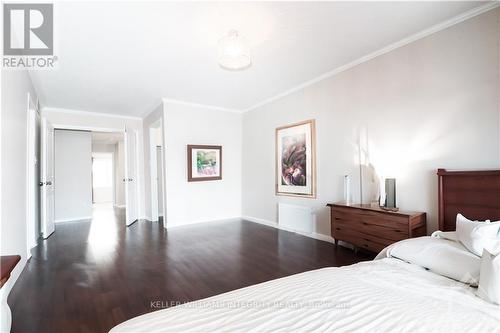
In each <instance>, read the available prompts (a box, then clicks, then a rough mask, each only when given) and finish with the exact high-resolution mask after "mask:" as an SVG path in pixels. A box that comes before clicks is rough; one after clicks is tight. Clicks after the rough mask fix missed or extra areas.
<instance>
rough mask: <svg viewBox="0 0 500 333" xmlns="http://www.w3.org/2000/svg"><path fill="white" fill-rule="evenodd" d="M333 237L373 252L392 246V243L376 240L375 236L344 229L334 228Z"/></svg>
mask: <svg viewBox="0 0 500 333" xmlns="http://www.w3.org/2000/svg"><path fill="white" fill-rule="evenodd" d="M333 237H334V238H335V239H336V240H341V241H344V242H348V243H351V244H353V245H355V246H357V247H361V248H364V249H367V250H370V251H373V252H380V251H382V250H383V249H384V248H385V247H386V246H388V245H390V244H392V243H393V242H392V241H388V240H384V239H381V238H377V237H376V236H373V235H369V234H365V233H362V232H356V231H354V230H350V229H344V228H340V227H336V228H335V231H334V232H333Z"/></svg>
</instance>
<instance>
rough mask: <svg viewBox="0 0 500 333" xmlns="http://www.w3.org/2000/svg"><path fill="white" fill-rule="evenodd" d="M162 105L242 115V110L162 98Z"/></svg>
mask: <svg viewBox="0 0 500 333" xmlns="http://www.w3.org/2000/svg"><path fill="white" fill-rule="evenodd" d="M163 103H171V104H179V105H186V106H193V107H197V108H205V109H212V110H216V111H225V112H234V113H243V110H241V109H231V108H225V107H221V106H215V105H208V104H200V103H192V102H187V101H181V100H178V99H171V98H163ZM163 105H165V104H163ZM148 114H149V113H148Z"/></svg>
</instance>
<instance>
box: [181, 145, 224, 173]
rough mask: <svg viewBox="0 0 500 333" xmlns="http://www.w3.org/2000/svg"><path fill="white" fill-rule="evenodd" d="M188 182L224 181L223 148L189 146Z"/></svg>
mask: <svg viewBox="0 0 500 333" xmlns="http://www.w3.org/2000/svg"><path fill="white" fill-rule="evenodd" d="M187 174H188V182H201V181H210V180H221V179H222V146H211V145H188V146H187Z"/></svg>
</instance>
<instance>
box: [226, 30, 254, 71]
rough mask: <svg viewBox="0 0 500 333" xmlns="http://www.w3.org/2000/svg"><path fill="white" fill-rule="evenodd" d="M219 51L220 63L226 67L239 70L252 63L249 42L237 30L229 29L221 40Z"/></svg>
mask: <svg viewBox="0 0 500 333" xmlns="http://www.w3.org/2000/svg"><path fill="white" fill-rule="evenodd" d="M218 51H219V52H218V53H219V54H218V60H219V65H220V66H221V67H222V68H224V69H228V70H232V71H237V70H243V69H247V68H248V67H250V66H251V65H252V59H251V58H250V48H249V47H248V43H247V41H246V39H245V38H243V37H242V36H240V35H239V34H238V31H236V30H231V31H229V32H228V33H227V35H226V36H224V37H222V38H221V39H220V40H219V50H218Z"/></svg>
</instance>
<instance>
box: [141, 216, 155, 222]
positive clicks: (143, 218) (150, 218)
mask: <svg viewBox="0 0 500 333" xmlns="http://www.w3.org/2000/svg"><path fill="white" fill-rule="evenodd" d="M139 220H147V221H152V220H153V218H152V217H151V216H141V217H139Z"/></svg>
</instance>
